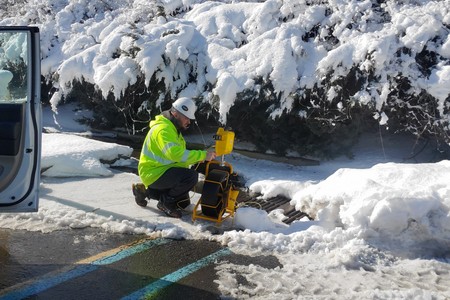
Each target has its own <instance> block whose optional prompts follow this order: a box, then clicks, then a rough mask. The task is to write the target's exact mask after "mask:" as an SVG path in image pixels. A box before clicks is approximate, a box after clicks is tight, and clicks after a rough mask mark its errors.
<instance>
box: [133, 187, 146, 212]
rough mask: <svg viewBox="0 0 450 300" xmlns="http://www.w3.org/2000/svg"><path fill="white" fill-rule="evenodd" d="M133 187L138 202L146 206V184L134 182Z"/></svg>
mask: <svg viewBox="0 0 450 300" xmlns="http://www.w3.org/2000/svg"><path fill="white" fill-rule="evenodd" d="M131 189H132V190H133V195H134V200H135V201H136V204H137V205H139V206H141V207H146V206H147V200H145V197H146V190H145V186H144V185H143V184H142V183H133V185H132V187H131Z"/></svg>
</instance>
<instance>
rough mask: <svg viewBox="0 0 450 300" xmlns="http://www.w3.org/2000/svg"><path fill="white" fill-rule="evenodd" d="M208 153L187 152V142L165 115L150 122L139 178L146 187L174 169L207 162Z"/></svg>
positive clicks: (201, 151)
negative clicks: (203, 161)
mask: <svg viewBox="0 0 450 300" xmlns="http://www.w3.org/2000/svg"><path fill="white" fill-rule="evenodd" d="M205 158H206V151H203V150H187V149H186V141H185V140H184V138H183V136H182V135H181V133H179V132H178V130H177V128H176V127H175V125H174V124H173V123H172V121H170V120H169V119H167V118H166V117H164V116H163V115H158V116H156V118H155V120H153V121H151V122H150V130H149V132H148V133H147V136H146V137H145V141H144V144H143V146H142V151H141V156H140V158H139V165H138V171H139V177H140V178H141V180H142V183H144V185H145V186H146V187H148V186H149V185H151V184H152V183H153V182H155V181H156V180H157V179H158V178H159V177H161V175H162V174H164V172H165V171H167V170H168V169H169V168H173V167H184V168H187V167H189V165H192V164H195V163H197V162H199V161H202V160H205Z"/></svg>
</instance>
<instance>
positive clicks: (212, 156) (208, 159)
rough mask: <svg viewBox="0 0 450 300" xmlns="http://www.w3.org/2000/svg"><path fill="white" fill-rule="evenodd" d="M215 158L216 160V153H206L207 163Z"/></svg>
mask: <svg viewBox="0 0 450 300" xmlns="http://www.w3.org/2000/svg"><path fill="white" fill-rule="evenodd" d="M214 158H216V152H215V151H208V152H207V153H206V158H205V160H206V161H211V160H213V159H214Z"/></svg>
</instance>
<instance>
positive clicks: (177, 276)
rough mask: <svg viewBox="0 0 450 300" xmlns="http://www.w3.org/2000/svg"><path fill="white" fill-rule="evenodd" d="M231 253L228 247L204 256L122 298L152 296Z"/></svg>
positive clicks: (133, 299)
mask: <svg viewBox="0 0 450 300" xmlns="http://www.w3.org/2000/svg"><path fill="white" fill-rule="evenodd" d="M229 254H231V251H230V249H228V248H225V249H221V250H219V251H217V252H214V253H212V254H210V255H208V256H205V257H203V258H202V259H199V260H197V261H196V262H193V263H191V264H189V265H187V266H185V267H183V268H181V269H178V270H177V271H175V272H172V273H170V274H168V275H166V276H164V277H161V278H160V279H158V280H156V281H155V282H152V283H151V284H149V285H147V286H146V287H144V288H142V289H140V290H137V291H135V292H134V293H132V294H130V295H128V296H125V297H123V298H122V300H135V299H145V298H147V297H151V296H152V295H153V294H156V293H158V292H159V291H160V290H162V289H163V288H165V287H167V286H169V285H171V284H173V283H175V282H177V281H179V280H181V279H182V278H184V277H186V276H188V275H190V274H192V273H194V272H195V271H197V270H200V269H201V268H203V267H206V266H207V265H209V264H210V263H212V262H213V261H215V260H216V259H218V258H220V257H222V256H225V255H229Z"/></svg>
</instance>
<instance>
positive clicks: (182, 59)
mask: <svg viewBox="0 0 450 300" xmlns="http://www.w3.org/2000/svg"><path fill="white" fill-rule="evenodd" d="M13 2H14V1H9V5H14V3H15V2H14V3H13ZM19 2H20V1H19ZM19 2H17V3H18V4H16V5H17V12H16V11H14V14H15V15H14V16H5V17H4V18H2V20H0V25H11V24H15V25H29V23H33V22H35V23H36V24H37V25H38V26H40V29H41V46H42V47H41V48H42V49H41V50H42V55H43V60H42V73H43V75H44V76H45V77H46V78H47V79H48V80H55V81H54V84H55V87H56V88H58V89H59V90H58V92H56V93H55V94H54V95H53V97H52V100H51V104H52V108H53V111H52V110H50V108H48V107H47V108H45V110H44V126H45V133H44V136H43V156H42V171H43V177H42V183H41V186H40V198H41V203H40V209H39V212H37V213H23V214H2V215H0V227H1V228H11V229H21V230H29V231H42V232H52V231H55V230H70V229H73V228H85V227H94V228H99V229H100V230H104V231H106V232H115V233H124V234H145V235H148V236H152V237H168V238H175V239H180V238H189V239H208V240H215V241H218V242H220V243H222V244H223V245H225V246H227V247H229V248H230V249H231V250H232V251H233V252H235V253H238V254H244V255H273V256H275V257H276V258H277V259H278V260H279V262H280V264H281V266H280V267H277V268H273V269H267V268H264V267H261V266H257V265H250V266H241V265H236V264H233V263H231V262H230V263H223V264H221V265H219V266H218V267H217V274H218V279H217V284H218V286H219V289H220V291H221V293H222V294H223V295H224V296H226V297H236V298H239V299H246V298H251V299H273V298H280V299H292V298H296V297H297V296H299V295H301V297H304V298H319V299H324V298H325V299H329V298H339V299H448V298H450V266H449V262H450V253H449V250H448V249H450V221H449V220H450V213H449V206H450V200H449V199H450V180H449V179H450V162H449V161H447V160H442V161H439V159H435V157H433V156H432V153H431V152H430V151H423V152H421V153H420V155H413V150H414V151H417V149H420V147H419V146H418V145H415V142H414V141H411V140H408V139H405V138H403V137H399V136H395V137H392V136H389V135H387V134H385V133H384V132H383V131H382V129H380V132H379V133H376V134H374V135H373V136H368V137H365V138H364V139H363V140H362V141H361V144H359V145H358V147H357V148H355V149H354V153H355V158H354V159H353V160H350V159H348V158H345V157H339V158H336V159H334V160H332V161H326V162H322V163H321V165H319V166H304V167H296V166H291V165H287V164H277V163H273V162H269V161H264V160H255V159H250V158H247V157H245V156H241V155H238V154H231V155H228V156H227V158H226V160H227V161H228V162H230V163H231V164H232V165H233V167H234V169H235V170H236V171H237V172H238V173H239V174H241V175H243V176H244V177H245V179H246V180H247V185H248V187H249V189H250V190H251V191H253V192H255V193H260V194H261V198H262V199H269V198H270V197H273V196H276V195H283V196H285V197H288V198H289V199H291V204H292V205H295V207H296V208H297V209H299V210H302V211H304V212H306V213H308V214H309V215H310V216H312V217H314V221H310V220H308V219H306V218H305V219H302V220H299V221H296V222H294V223H292V224H291V225H286V224H284V223H283V222H282V220H283V214H282V212H281V211H279V210H275V211H273V212H271V213H270V214H266V213H265V212H263V211H260V210H257V209H254V208H249V207H240V208H239V209H238V210H237V212H236V216H235V218H234V219H232V220H227V221H226V222H224V224H222V229H225V232H224V233H223V234H219V235H214V234H212V233H211V232H210V231H209V230H208V228H209V227H210V226H211V225H214V224H211V223H209V222H207V221H196V222H195V223H194V222H192V221H191V216H190V214H186V215H184V216H183V218H182V219H181V220H177V219H170V218H167V217H166V216H164V215H162V214H161V213H160V211H159V210H158V209H157V208H156V201H151V202H150V203H149V206H148V207H147V208H145V209H143V208H141V207H139V206H137V205H136V204H135V202H134V199H133V196H132V193H131V184H132V183H135V182H138V181H139V178H138V177H137V176H136V175H135V174H132V173H127V172H123V171H118V170H117V169H113V168H111V165H116V166H126V165H129V166H135V165H136V163H137V161H136V160H135V159H132V158H129V155H130V153H131V151H132V149H131V148H129V147H127V146H121V145H118V144H114V143H105V142H99V141H95V140H92V139H89V138H88V137H89V136H92V135H93V133H92V132H91V131H90V129H89V128H87V127H85V126H82V125H80V124H79V123H77V122H75V121H74V120H75V119H79V118H82V117H83V116H85V115H89V112H87V111H80V110H74V107H73V106H70V105H67V104H66V105H62V104H61V99H62V97H63V96H64V94H65V93H67V92H68V91H70V89H71V83H72V81H73V80H74V79H83V80H85V81H86V82H89V83H92V84H94V85H95V86H96V87H97V88H98V89H99V90H100V91H101V92H102V93H103V95H107V94H108V93H109V92H112V93H113V95H114V96H115V97H116V98H118V97H120V96H121V95H122V93H123V92H124V90H125V88H126V87H127V86H128V85H129V84H133V83H135V82H136V80H137V79H138V77H139V76H143V78H144V79H145V82H146V84H147V85H148V84H149V83H150V79H151V78H152V76H155V78H156V79H157V80H164V82H165V84H166V87H167V88H168V90H169V91H170V94H171V96H172V97H176V96H177V95H180V96H204V99H205V101H210V102H211V104H213V105H214V106H215V107H216V108H217V110H218V112H219V113H220V121H221V122H222V123H226V120H227V114H228V112H229V110H230V108H231V107H232V106H233V104H234V103H235V101H238V100H239V99H236V95H237V94H238V93H239V92H241V91H243V90H244V89H251V88H254V89H258V88H259V87H258V86H257V85H256V84H255V79H258V78H270V79H271V80H272V82H273V86H274V89H275V90H276V92H277V93H279V96H280V97H279V98H280V106H279V109H278V110H275V111H274V112H273V113H272V116H274V117H276V116H278V115H279V114H280V113H282V111H289V110H290V109H291V108H292V106H293V105H294V101H292V99H291V98H290V95H291V93H293V92H296V91H298V89H308V88H312V87H314V85H316V84H318V85H320V84H321V82H322V80H323V78H325V77H327V76H329V77H330V80H331V81H332V80H333V79H337V78H339V76H346V74H347V73H348V70H349V69H350V68H352V67H357V68H359V70H361V71H362V72H372V73H371V74H372V76H373V77H376V78H378V79H377V81H376V82H372V83H371V84H370V85H369V86H367V87H365V89H363V90H360V91H358V92H357V93H356V94H355V95H353V97H352V98H354V99H351V100H355V101H360V102H361V103H363V104H369V103H371V102H374V105H375V107H376V109H377V111H379V113H377V114H375V116H374V117H375V118H377V119H378V120H379V122H380V124H381V125H388V124H389V120H390V115H389V114H387V113H385V112H383V111H382V108H383V105H384V104H385V103H386V99H387V97H388V94H389V92H390V90H391V89H392V88H393V87H392V86H391V85H392V81H389V80H390V79H392V78H396V77H397V76H404V77H406V78H407V79H408V81H409V83H410V84H411V89H410V92H411V93H412V94H414V93H416V92H417V93H419V92H420V90H421V89H425V90H426V91H428V92H429V93H430V94H431V95H432V96H433V97H435V98H436V99H437V100H438V102H437V104H438V107H437V109H438V111H439V113H440V114H441V117H442V120H443V122H444V123H443V124H445V121H448V116H447V115H446V114H448V95H449V94H450V83H449V81H450V80H449V78H450V68H449V66H448V59H449V58H450V38H449V36H448V24H449V21H450V13H449V11H450V4H449V2H448V1H425V0H415V1H400V2H402V3H400V2H399V1H384V2H383V4H381V5H383V9H385V10H386V12H387V14H388V15H389V16H390V18H389V19H388V20H374V19H372V14H373V9H372V8H373V7H372V6H371V1H355V0H348V1H343V0H330V1H328V4H329V5H330V6H332V7H333V13H332V14H331V15H327V10H326V9H325V6H323V5H320V4H317V5H306V2H314V1H297V0H295V1H294V0H293V1H289V0H285V1H281V0H268V1H261V2H258V1H255V2H250V1H247V2H244V1H231V0H230V1H220V2H211V1H196V0H183V1H180V0H174V1H162V5H163V6H164V9H165V11H166V13H167V15H168V16H167V17H162V16H159V17H155V18H152V13H153V12H154V11H156V9H155V10H153V9H154V8H155V7H154V6H156V4H153V3H151V2H148V1H143V0H141V1H127V0H122V1H103V0H102V1H85V0H77V1H74V0H68V1H54V0H39V1H37V0H33V1H28V2H27V3H21V2H20V3H19ZM318 2H320V3H322V1H318ZM49 7H52V9H53V10H54V11H55V12H56V13H55V14H56V15H51V14H48V13H47V12H48V10H49ZM102 7H103V9H102ZM105 7H110V8H111V10H108V9H106V8H105ZM187 7H189V10H188V11H187V9H186V8H187ZM185 10H186V11H187V12H186V13H185V14H184V15H183V18H182V19H180V18H176V17H171V16H169V13H170V12H174V11H181V12H182V11H185ZM282 19H286V21H285V22H282V24H280V20H282ZM377 21H378V22H377ZM33 24H34V23H33ZM349 25H352V26H355V27H356V29H355V30H350V29H349V28H348V27H349ZM315 26H319V27H320V29H319V30H318V33H317V35H316V36H315V37H313V38H310V39H309V40H303V39H301V38H300V37H302V36H303V35H304V34H305V33H307V32H310V31H312V29H313V28H314V27H315ZM445 26H447V27H445ZM331 30H333V35H334V36H335V37H336V38H337V39H339V41H340V43H339V44H338V45H336V47H335V48H333V49H329V45H328V44H327V43H325V42H324V40H325V39H326V37H328V36H329V34H330V31H331ZM9 42H10V43H9V44H8V45H7V46H8V47H9V48H8V47H7V48H5V49H0V50H1V51H5V53H6V54H8V55H13V54H12V52H14V53H17V51H10V50H12V49H13V48H14V47H19V46H20V45H21V44H20V43H18V42H19V41H13V40H10V41H9ZM425 46H426V47H428V49H431V50H433V51H436V52H437V53H439V54H440V55H441V56H442V57H441V58H439V59H440V60H439V62H438V63H437V64H436V65H435V66H433V67H432V69H431V70H429V71H430V76H428V77H424V76H423V75H422V74H421V73H420V72H419V71H418V70H417V64H416V62H415V60H414V55H415V53H418V52H420V51H422V50H423V49H424V47H425ZM404 48H407V50H408V51H410V52H411V53H410V54H408V53H407V52H408V51H406V53H405V52H402V51H401V50H403V49H404ZM137 49H138V50H137ZM19 53H21V55H24V53H22V52H20V51H19ZM399 53H400V54H399ZM0 64H1V62H0ZM193 70H194V71H195V72H194V73H192V72H193ZM330 70H331V72H330ZM0 72H1V73H0V76H1V78H6V79H5V80H7V78H8V76H9V75H8V74H6V73H4V72H3V71H1V70H0ZM190 75H191V76H193V79H192V78H190ZM0 81H2V80H0ZM206 86H213V87H214V89H213V90H212V95H207V96H206V95H203V93H204V90H205V87H206ZM6 93H7V90H6V88H5V87H3V86H0V97H4V95H5V94H6ZM337 93H338V90H337V89H335V88H333V89H330V90H329V91H328V93H327V95H326V100H327V101H332V100H333V99H334V97H335V96H336V94H337ZM2 94H3V96H2ZM215 96H217V97H215ZM217 99H218V100H217ZM340 107H341V108H343V109H345V107H344V106H343V105H342V103H341V105H340ZM412 157H413V158H412ZM116 158H117V159H118V160H117V161H115V162H113V160H114V159H116ZM408 158H409V159H408ZM191 196H192V201H193V202H195V201H196V200H197V199H198V197H199V195H198V194H195V193H192V195H191ZM190 208H191V209H192V206H191V207H190ZM238 282H239V283H238Z"/></svg>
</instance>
